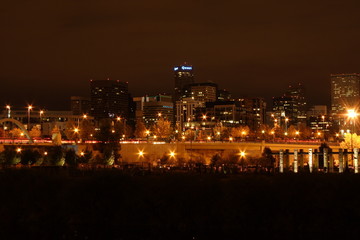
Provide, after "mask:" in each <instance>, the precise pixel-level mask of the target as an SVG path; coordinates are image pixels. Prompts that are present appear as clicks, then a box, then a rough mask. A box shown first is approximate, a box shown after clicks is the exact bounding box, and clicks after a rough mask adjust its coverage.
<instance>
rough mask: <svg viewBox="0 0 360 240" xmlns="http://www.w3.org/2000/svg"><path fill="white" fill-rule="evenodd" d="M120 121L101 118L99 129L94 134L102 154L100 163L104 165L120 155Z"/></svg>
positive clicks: (112, 161)
mask: <svg viewBox="0 0 360 240" xmlns="http://www.w3.org/2000/svg"><path fill="white" fill-rule="evenodd" d="M121 125H122V124H120V121H117V122H115V123H114V122H113V121H112V120H111V119H102V120H101V121H100V122H99V128H100V129H99V131H97V133H96V134H95V138H96V140H97V141H98V142H99V143H98V144H97V147H98V149H99V151H100V153H101V155H102V158H101V161H102V162H101V163H102V164H104V165H107V164H111V163H114V162H116V161H117V160H118V159H119V157H120V153H119V151H120V149H121V145H120V138H121V133H122V132H121V130H122V129H124V128H122V127H121Z"/></svg>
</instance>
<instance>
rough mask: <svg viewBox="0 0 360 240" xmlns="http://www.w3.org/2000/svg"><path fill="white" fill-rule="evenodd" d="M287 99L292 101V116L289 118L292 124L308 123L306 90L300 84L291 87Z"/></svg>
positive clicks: (286, 95) (286, 94)
mask: <svg viewBox="0 0 360 240" xmlns="http://www.w3.org/2000/svg"><path fill="white" fill-rule="evenodd" d="M284 95H285V97H290V98H291V99H292V104H291V105H292V107H293V109H292V114H291V115H290V116H289V117H290V118H291V122H292V123H299V122H305V121H306V111H307V103H306V98H305V88H304V86H303V85H302V84H301V83H299V84H296V85H289V88H288V89H287V91H286V92H285V94H284Z"/></svg>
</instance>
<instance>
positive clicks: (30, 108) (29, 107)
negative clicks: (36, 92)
mask: <svg viewBox="0 0 360 240" xmlns="http://www.w3.org/2000/svg"><path fill="white" fill-rule="evenodd" d="M32 108H33V107H32V106H31V105H29V106H28V107H27V109H28V125H27V129H28V130H29V129H30V111H31V110H32Z"/></svg>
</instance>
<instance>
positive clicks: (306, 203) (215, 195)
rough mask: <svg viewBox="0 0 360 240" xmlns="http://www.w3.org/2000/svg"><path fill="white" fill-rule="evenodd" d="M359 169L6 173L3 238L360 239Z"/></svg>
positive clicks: (0, 206)
mask: <svg viewBox="0 0 360 240" xmlns="http://www.w3.org/2000/svg"><path fill="white" fill-rule="evenodd" d="M359 186H360V176H355V175H346V174H343V175H260V174H248V175H237V176H224V175H196V174H185V173H181V174H180V173H178V174H163V175H146V176H132V175H130V174H126V173H122V172H120V171H118V170H112V169H108V170H100V171H96V172H91V171H87V172H78V171H75V172H74V171H69V170H66V169H65V170H61V169H60V170H59V169H58V170H55V169H28V170H6V171H2V172H0V189H1V197H0V239H250V238H256V237H261V238H265V239H314V238H317V239H325V238H327V237H338V238H339V239H346V238H353V239H357V237H358V236H359V231H360V193H359V190H360V187H359Z"/></svg>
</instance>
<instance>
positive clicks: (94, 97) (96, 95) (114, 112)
mask: <svg viewBox="0 0 360 240" xmlns="http://www.w3.org/2000/svg"><path fill="white" fill-rule="evenodd" d="M90 91H91V93H90V98H91V116H93V117H94V118H96V119H99V118H109V117H110V118H111V117H116V116H121V117H125V118H128V117H129V92H128V83H127V82H121V81H119V80H109V79H108V80H91V81H90Z"/></svg>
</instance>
